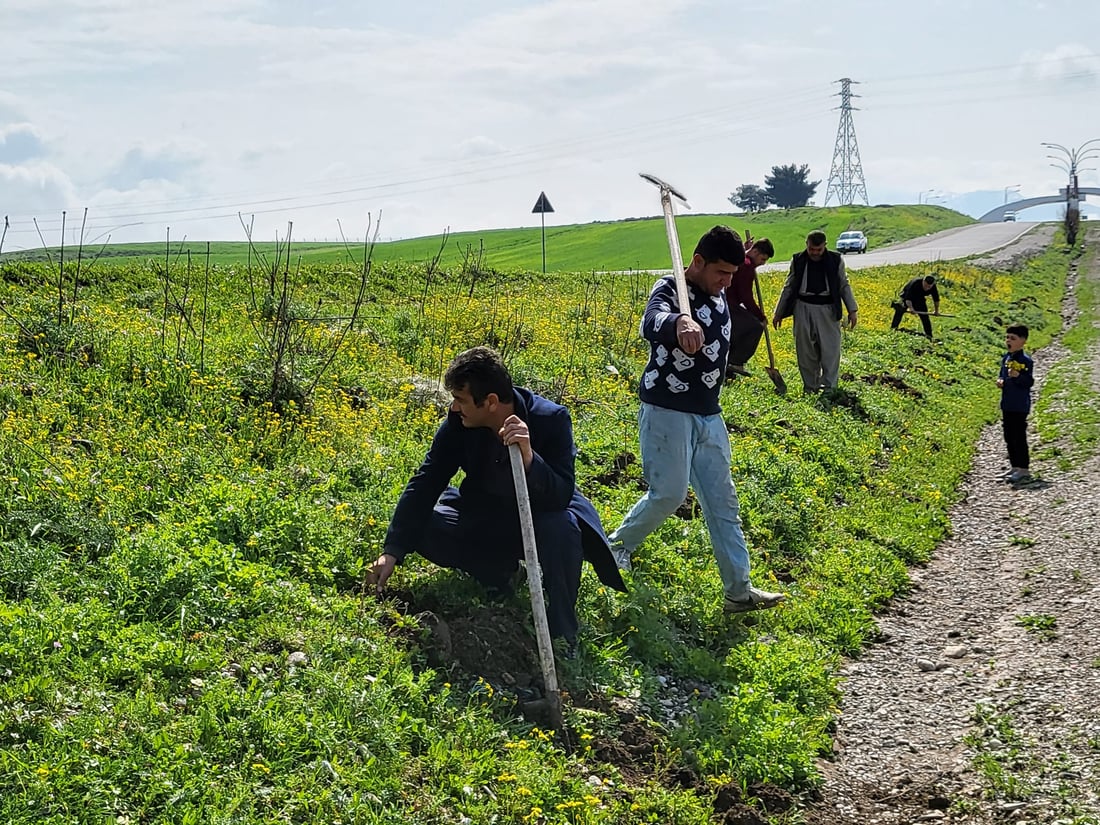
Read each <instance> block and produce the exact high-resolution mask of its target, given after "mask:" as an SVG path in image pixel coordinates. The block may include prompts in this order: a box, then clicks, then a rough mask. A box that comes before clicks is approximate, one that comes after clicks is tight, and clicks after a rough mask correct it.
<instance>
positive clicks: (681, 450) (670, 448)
mask: <svg viewBox="0 0 1100 825" xmlns="http://www.w3.org/2000/svg"><path fill="white" fill-rule="evenodd" d="M638 440H639V442H640V443H641V447H642V474H643V475H644V476H645V480H646V483H647V484H648V485H649V490H648V491H647V492H646V494H645V495H643V496H642V497H641V498H640V499H638V503H637V504H635V505H634V506H633V507H632V508H631V510H630V512H629V513H627V514H626V518H625V519H623V523H622V524H620V525H619V527H618V529H617V530H615V532H613V533H612V534H611V535H610V536H609V538H610V539H611V542H612V544H613V545H614V544H620V545H622V546H623V547H624V548H626V549H627V550H629V551H631V552H633V550H634V549H635V548H636V547H637V546H638V545H639V544H641V543H642V540H643V539H645V537H646V536H648V535H649V534H650V533H652V532H653V531H654V530H656V529H657V528H658V527H659V526H660V525H661V523H662V522H664V520H665V519H666V518H668V517H669V516H670V515H672V513H673V512H675V511H676V508H677V507H679V506H680V505H681V504H683V502H684V498H685V496H687V491H688V482H689V481H690V482H691V486H692V488H693V489H694V490H695V496H696V498H697V499H698V500H699V504H700V506H701V507H702V508H703V517H704V518H705V519H706V522H707V529H708V530H709V531H710V542H711V545H712V546H713V548H714V558H715V561H717V562H718V573H719V575H720V576H721V577H722V585H723V587H724V588H725V591H726V595H727V596H729V597H730V598H733V599H737V598H740V597H742V596H744V594H745V592H746V591H747V590H748V587H749V549H748V547H747V546H746V544H745V534H744V532H743V531H742V530H741V516H740V515H739V509H740V507H739V504H738V501H737V489H736V488H735V487H734V486H733V477H732V476H731V475H730V437H729V432H728V431H727V430H726V423H725V422H724V421H723V420H722V416H721V415H717V414H716V415H696V414H694V413H685V412H678V411H677V410H669V409H665V408H664V407H655V406H654V405H652V404H646V403H643V404H642V406H641V409H640V410H639V411H638Z"/></svg>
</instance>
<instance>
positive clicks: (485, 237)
mask: <svg viewBox="0 0 1100 825" xmlns="http://www.w3.org/2000/svg"><path fill="white" fill-rule="evenodd" d="M973 222H974V221H973V219H972V218H970V217H968V216H966V215H962V214H960V213H958V212H954V211H952V210H950V209H945V208H943V207H942V206H837V207H829V208H825V209H821V208H817V207H804V208H801V209H790V210H786V211H783V210H773V211H768V212H764V213H762V214H758V215H731V214H710V215H692V214H684V215H680V216H678V217H677V228H678V230H679V234H680V241H681V245H682V246H683V248H684V250H685V257H686V255H688V254H690V252H691V250H692V248H693V247H694V244H695V241H696V240H697V239H698V237H699V236H700V235H702V234H703V233H704V232H706V230H707V229H709V228H710V227H711V226H713V225H714V224H716V223H725V224H729V225H730V226H732V227H733V228H735V229H736V230H738V231H739V232H741V233H744V231H745V230H746V229H748V230H749V231H750V232H751V233H752V234H753V236H755V237H768V238H770V239H771V240H772V243H774V244H775V248H776V255H777V258H778V259H781V260H783V259H788V258H790V256H791V255H792V254H793V253H794V252H797V251H798V250H799V249H801V248H802V245H803V242H804V241H803V239H804V238H805V236H806V233H807V232H809V231H811V230H814V229H822V230H824V231H825V233H826V234H827V235H828V236H829V239H830V241H832V240H833V239H835V238H836V236H837V235H838V234H839V233H841V232H843V231H844V230H846V229H861V230H863V232H864V233H866V235H867V237H868V238H869V239H870V243H871V248H872V249H873V248H875V247H878V246H883V245H885V244H889V243H896V242H898V241H904V240H908V239H910V238H915V237H919V236H921V235H925V234H928V233H930V232H937V231H939V230H941V229H948V228H950V227H953V226H963V225H965V224H968V223H973ZM442 241H443V236H442V235H432V236H428V237H423V238H412V239H409V240H403V241H392V242H389V243H380V244H378V245H377V246H376V247H375V250H374V260H375V261H376V262H379V263H382V262H388V263H395V262H417V263H422V262H426V261H429V260H431V259H432V258H434V257H435V256H436V254H438V253H439V252H440V247H441V245H442ZM257 248H258V249H259V250H260V251H261V252H263V254H264V255H267V256H272V255H273V254H274V244H271V243H264V244H257ZM187 252H190V254H191V256H192V258H193V259H194V260H196V261H203V260H205V255H206V242H205V241H186V242H183V243H176V244H174V245H173V247H172V249H171V252H170V256H171V257H172V258H173V259H177V258H179V257H184V256H186V254H187ZM74 253H75V250H74V249H72V248H69V249H67V250H66V258H67V259H69V260H72V259H73V258H74V257H75V254H74ZM84 254H85V256H86V257H94V256H95V255H96V254H99V249H88V250H85V251H84ZM50 255H51V256H52V257H53V259H54V260H57V259H58V250H57V249H52V250H50ZM164 255H165V249H164V244H162V243H143V244H112V245H109V246H107V247H104V248H103V252H102V257H103V258H107V259H110V258H134V257H139V258H163V257H164ZM361 255H362V249H361V247H352V248H351V256H352V258H353V259H358V258H360V257H361ZM299 256H300V257H301V259H302V261H303V263H318V264H330V263H338V262H340V261H346V260H348V259H349V253H348V251H347V250H346V249H345V248H344V246H343V245H342V244H334V243H302V244H294V245H293V246H292V257H293V259H294V260H297V259H298V258H299ZM479 256H480V265H479V266H478V268H480V269H493V270H531V271H537V270H541V269H542V241H541V232H540V230H539V227H537V226H534V227H530V228H521V229H488V230H479V231H475V232H458V233H455V234H453V235H451V236H450V237H448V238H447V243H446V245H445V246H444V247H443V252H442V257H441V264H442V265H443V266H445V267H448V268H451V267H461V266H462V265H463V263H464V262H465V261H467V260H468V261H469V262H470V263H471V264H474V263H476V262H477V261H478V258H479ZM546 256H547V268H548V269H549V270H552V271H558V272H578V271H579V272H583V271H588V270H622V269H660V268H663V267H667V266H668V258H669V254H668V245H667V241H666V240H665V232H664V226H663V221H662V219H661V218H659V217H652V218H629V219H626V220H621V221H613V222H608V223H586V224H570V225H567V226H554V227H548V228H547V230H546ZM4 257H5V258H18V259H23V260H45V259H46V258H47V255H46V253H45V252H44V251H42V250H35V251H32V252H19V253H9V255H7V256H4ZM247 257H248V244H247V243H245V242H244V241H239V242H221V241H219V242H215V243H211V244H210V259H211V262H212V263H215V264H231V263H242V262H244V261H246V260H247Z"/></svg>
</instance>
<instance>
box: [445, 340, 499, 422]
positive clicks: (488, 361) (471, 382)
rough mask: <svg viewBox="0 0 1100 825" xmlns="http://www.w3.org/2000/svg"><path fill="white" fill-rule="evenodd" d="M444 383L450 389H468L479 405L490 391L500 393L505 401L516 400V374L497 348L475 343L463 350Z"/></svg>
mask: <svg viewBox="0 0 1100 825" xmlns="http://www.w3.org/2000/svg"><path fill="white" fill-rule="evenodd" d="M443 386H444V387H446V388H447V390H448V391H450V392H455V391H456V390H466V391H467V392H468V393H470V395H471V396H472V397H473V399H474V403H475V404H477V405H478V406H479V407H480V406H481V405H482V403H484V401H485V399H486V398H487V397H488V395H489V393H496V396H497V398H499V399H500V400H501V401H502V402H503V403H505V404H511V403H512V376H511V374H510V373H509V372H508V368H507V367H506V366H504V362H503V361H501V360H500V355H499V354H497V351H496V350H494V349H490V348H489V347H474V348H473V349H468V350H466V351H465V352H460V353H459V354H458V355H456V356H455V357H454V360H453V361H451V365H450V366H449V367H447V373H446V374H445V375H444V376H443Z"/></svg>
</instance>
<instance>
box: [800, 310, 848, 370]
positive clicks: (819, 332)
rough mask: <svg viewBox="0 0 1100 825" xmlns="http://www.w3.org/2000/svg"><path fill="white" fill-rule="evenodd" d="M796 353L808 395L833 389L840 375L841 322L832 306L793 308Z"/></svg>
mask: <svg viewBox="0 0 1100 825" xmlns="http://www.w3.org/2000/svg"><path fill="white" fill-rule="evenodd" d="M794 351H795V355H797V357H798V371H799V373H800V374H801V375H802V388H803V389H804V390H805V391H806V392H817V391H819V390H824V389H832V388H834V387H835V386H836V385H837V374H838V373H839V372H840V321H838V320H837V319H836V317H835V316H834V315H833V307H832V305H831V304H809V303H806V302H805V301H797V302H796V303H795V305H794Z"/></svg>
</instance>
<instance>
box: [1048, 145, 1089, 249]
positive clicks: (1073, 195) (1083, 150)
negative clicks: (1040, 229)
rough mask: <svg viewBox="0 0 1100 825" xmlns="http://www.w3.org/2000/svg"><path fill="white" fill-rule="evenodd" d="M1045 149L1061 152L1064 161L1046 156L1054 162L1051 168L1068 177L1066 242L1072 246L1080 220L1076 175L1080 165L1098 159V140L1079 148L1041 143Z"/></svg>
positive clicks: (1055, 156)
mask: <svg viewBox="0 0 1100 825" xmlns="http://www.w3.org/2000/svg"><path fill="white" fill-rule="evenodd" d="M1041 145H1042V146H1043V147H1044V148H1046V149H1054V150H1056V151H1058V152H1061V153H1062V155H1063V156H1064V158H1065V159H1064V160H1063V158H1061V157H1058V156H1057V155H1047V157H1048V158H1050V159H1051V160H1053V161H1055V163H1052V164H1051V166H1054V167H1055V168H1057V169H1061V170H1063V171H1064V172H1065V173H1066V174H1067V175H1068V176H1069V182H1068V183H1067V184H1066V240H1067V241H1068V242H1069V243H1070V244H1073V243H1074V242H1075V241H1076V240H1077V224H1078V221H1080V218H1081V204H1080V194H1079V192H1078V184H1077V173H1078V172H1079V171H1080V169H1081V164H1082V162H1083V161H1086V160H1095V159H1096V158H1098V157H1100V138H1093V139H1092V140H1086V141H1085V142H1084V143H1082V144H1081V145H1080V146H1077V147H1066V146H1063V145H1062V144H1060V143H1043V144H1041Z"/></svg>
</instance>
